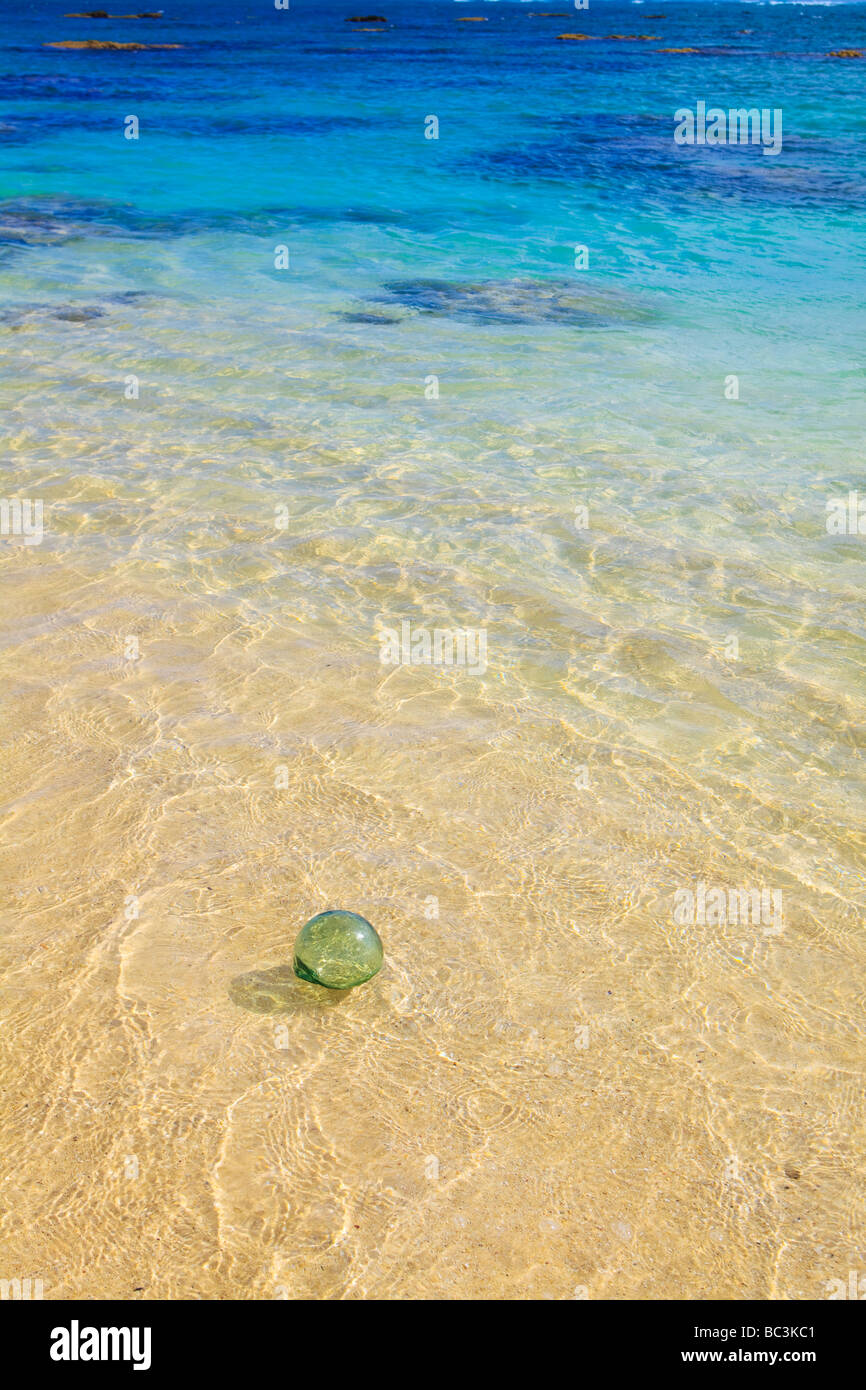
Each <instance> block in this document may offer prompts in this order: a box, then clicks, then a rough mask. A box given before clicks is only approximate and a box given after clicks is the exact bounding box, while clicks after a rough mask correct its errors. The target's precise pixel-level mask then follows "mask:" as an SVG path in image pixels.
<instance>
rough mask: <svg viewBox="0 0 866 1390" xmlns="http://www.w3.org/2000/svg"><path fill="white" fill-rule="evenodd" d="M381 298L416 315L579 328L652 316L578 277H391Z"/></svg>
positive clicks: (607, 325) (641, 320)
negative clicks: (579, 282) (589, 286)
mask: <svg viewBox="0 0 866 1390" xmlns="http://www.w3.org/2000/svg"><path fill="white" fill-rule="evenodd" d="M382 288H383V290H384V291H385V294H384V296H382V299H383V300H385V301H386V302H391V303H396V304H399V305H400V306H401V307H402V308H404V309H408V310H411V311H414V312H415V313H417V314H429V315H433V316H435V317H439V318H454V319H465V320H466V321H468V322H470V323H478V324H484V323H488V324H534V323H536V324H537V323H562V324H571V325H573V326H574V327H576V328H600V327H613V326H615V325H618V324H628V323H631V324H634V323H645V322H648V321H650V320H651V319H652V318H653V317H654V316H653V314H652V313H651V312H650V311H649V310H647V309H646V308H644V307H643V306H641V305H639V304H637V303H635V302H634V301H633V300H631V299H627V298H625V297H624V296H620V295H617V294H616V293H614V292H613V291H609V290H605V291H601V290H593V289H584V288H581V287H580V286H578V285H575V282H574V280H570V279H556V280H530V279H522V278H519V279H513V280H487V281H482V282H469V283H467V282H458V281H454V280H424V279H418V280H390V281H388V282H387V283H386V284H385V285H383V287H382Z"/></svg>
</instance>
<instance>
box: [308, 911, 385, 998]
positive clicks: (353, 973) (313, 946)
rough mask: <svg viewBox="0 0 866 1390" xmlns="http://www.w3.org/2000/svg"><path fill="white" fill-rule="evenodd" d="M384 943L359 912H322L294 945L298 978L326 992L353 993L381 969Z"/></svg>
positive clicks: (310, 922) (310, 921) (312, 919)
mask: <svg viewBox="0 0 866 1390" xmlns="http://www.w3.org/2000/svg"><path fill="white" fill-rule="evenodd" d="M384 955H385V953H384V951H383V950H382V942H381V941H380V940H379V934H378V932H377V931H376V929H375V927H371V925H370V923H369V922H368V921H367V919H366V917H359V916H358V914H357V912H339V911H337V912H320V913H318V915H317V916H315V917H311V918H310V920H309V922H307V924H306V926H303V927H301V930H300V931H299V932H298V939H297V941H296V942H295V960H294V968H295V974H296V975H297V976H298V978H299V979H301V980H308V981H309V982H310V984H313V985H324V986H325V988H326V989H352V987H353V986H354V985H362V984H363V983H364V981H365V980H371V979H372V978H373V976H374V975H375V974H376V973H377V971H379V970H381V969H382V961H383V959H384Z"/></svg>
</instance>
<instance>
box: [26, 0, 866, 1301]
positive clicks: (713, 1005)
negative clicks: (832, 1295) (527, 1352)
mask: <svg viewBox="0 0 866 1390" xmlns="http://www.w3.org/2000/svg"><path fill="white" fill-rule="evenodd" d="M67 8H71V7H69V6H68V0H63V3H62V4H54V3H53V0H52V3H51V4H50V5H41V6H40V7H39V10H38V14H35V13H34V14H33V15H31V16H26V17H20V18H19V17H16V19H15V20H14V21H13V22H10V23H7V24H6V26H5V29H4V47H3V56H2V61H3V73H4V92H3V100H2V106H0V140H2V145H3V150H2V153H3V160H2V174H0V179H2V182H0V200H2V202H0V284H2V292H3V309H2V321H0V333H2V336H3V339H4V348H5V349H6V351H5V352H4V354H3V367H2V377H0V388H2V395H3V403H4V421H5V434H6V447H5V450H4V464H3V476H4V482H3V495H4V496H6V497H10V498H11V497H17V498H38V499H41V500H42V501H43V502H44V508H45V528H46V529H45V536H44V539H43V541H42V543H41V544H40V545H33V546H25V545H22V544H20V543H18V542H17V541H16V540H15V539H14V538H12V537H6V538H4V539H3V541H2V549H0V565H2V569H3V580H4V585H3V588H4V597H5V604H4V606H5V624H4V628H3V639H2V650H0V683H2V689H3V693H4V704H5V707H6V711H7V715H6V724H5V747H4V759H3V764H2V768H3V770H2V774H0V779H2V781H0V788H2V793H3V802H4V822H3V848H2V853H3V860H4V870H5V875H4V876H5V881H6V882H7V884H9V885H10V893H9V900H8V906H7V911H6V913H5V922H4V930H3V937H2V946H3V949H2V960H3V968H4V979H5V986H6V992H7V1006H6V1007H7V1016H8V1017H9V1018H10V1027H11V1033H12V1036H13V1038H14V1041H13V1043H12V1045H11V1047H10V1057H9V1064H8V1078H9V1085H8V1093H9V1094H12V1095H14V1096H16V1097H23V1098H22V1099H20V1104H19V1102H18V1101H16V1102H15V1103H14V1106H13V1110H12V1113H11V1114H10V1116H9V1120H8V1123H7V1126H6V1133H7V1136H8V1138H7V1143H8V1145H9V1149H8V1150H7V1152H9V1153H12V1152H16V1153H20V1152H21V1151H22V1146H26V1151H27V1152H28V1154H29V1156H30V1157H29V1160H28V1164H27V1165H26V1166H22V1165H20V1163H17V1162H16V1168H15V1170H14V1172H12V1173H11V1174H10V1176H9V1178H8V1180H7V1182H8V1186H7V1193H9V1194H10V1196H9V1202H8V1205H7V1212H8V1214H7V1216H6V1217H5V1218H4V1219H3V1227H2V1234H3V1250H4V1254H3V1260H4V1271H0V1272H5V1269H6V1266H9V1277H12V1276H13V1275H15V1274H18V1275H19V1276H20V1277H24V1276H26V1275H28V1274H32V1275H41V1276H42V1277H43V1278H44V1279H45V1281H46V1296H54V1297H70V1296H75V1295H89V1296H94V1297H102V1296H112V1295H115V1296H120V1297H141V1296H145V1297H147V1296H151V1297H165V1296H179V1297H193V1296H196V1295H200V1296H204V1297H274V1296H277V1297H280V1296H283V1295H284V1294H287V1295H288V1296H289V1297H297V1296H305V1295H310V1294H312V1295H316V1296H330V1297H344V1296H345V1297H362V1296H410V1297H431V1296H458V1297H477V1296H481V1295H487V1294H489V1293H490V1292H493V1293H495V1294H496V1295H498V1296H505V1297H518V1298H522V1297H543V1296H553V1297H572V1296H573V1295H574V1290H575V1288H576V1287H580V1288H586V1289H587V1291H588V1292H589V1295H590V1296H591V1297H636V1296H638V1297H650V1298H652V1297H671V1296H689V1297H698V1298H700V1297H738V1296H743V1295H755V1296H759V1297H789V1296H790V1297H801V1296H802V1297H812V1296H822V1294H823V1291H824V1281H825V1280H828V1279H831V1278H836V1277H841V1278H845V1277H847V1271H848V1270H849V1269H850V1268H862V1262H863V1260H864V1258H866V1256H864V1254H863V1234H862V1207H861V1198H860V1188H859V1183H858V1169H859V1164H860V1158H859V1155H860V1152H861V1150H862V1137H863V1134H862V1130H863V1097H862V1004H863V986H862V981H863V963H864V959H863V958H864V948H863V937H862V930H861V913H862V903H863V848H864V844H863V840H864V836H863V825H864V815H863V811H864V793H863V780H862V749H863V715H864V693H863V692H864V683H863V667H864V632H863V620H862V563H863V545H864V539H863V538H862V537H856V536H849V537H845V536H841V537H839V536H829V535H828V534H827V532H826V528H825V506H826V501H827V499H828V498H829V497H834V496H843V495H847V493H848V492H849V491H850V490H852V489H858V488H859V489H860V492H861V495H864V496H866V478H864V469H863V458H862V439H863V423H864V422H863V413H864V412H863V406H862V399H863V390H862V387H863V373H864V361H863V333H862V300H863V281H864V275H863V270H864V253H863V250H862V246H863V237H862V231H863V226H862V223H863V211H862V209H863V189H864V162H863V137H864V115H863V102H862V92H863V76H862V73H863V63H864V62H866V59H864V60H856V59H851V60H847V59H834V58H830V57H829V56H827V55H829V53H830V52H831V51H833V50H838V49H850V48H857V47H866V12H864V8H863V6H860V5H835V6H816V5H815V6H797V5H789V6H787V5H786V6H782V5H776V6H762V5H757V4H749V5H745V4H743V5H739V4H737V5H727V4H720V5H715V4H706V5H700V6H697V5H689V6H686V5H684V4H681V3H679V0H674V3H667V4H664V3H658V5H656V4H655V3H653V4H652V5H646V6H637V5H627V6H622V5H616V4H602V3H599V4H596V5H593V8H592V9H591V11H588V12H574V13H573V14H572V15H570V16H569V17H568V18H567V19H563V20H561V21H560V20H558V19H556V18H549V19H542V18H540V17H532V16H533V11H535V10H537V9H538V8H539V7H537V6H531V5H512V4H505V3H502V4H498V5H478V6H468V7H467V6H455V5H446V4H441V3H438V2H437V3H431V4H425V5H423V6H422V5H409V4H398V5H393V4H390V3H389V4H387V5H386V6H385V7H384V13H385V14H386V15H387V16H388V19H389V21H390V24H389V27H388V28H386V29H385V31H384V32H382V33H361V32H357V30H359V29H360V28H361V27H362V26H354V25H348V24H345V23H344V22H343V20H344V14H345V13H352V12H354V11H353V9H352V7H351V6H333V5H332V4H327V5H317V6H315V8H314V7H312V6H311V5H305V4H294V5H293V7H292V9H291V11H290V12H289V13H278V12H271V11H269V10H266V9H265V7H264V6H262V7H258V6H253V5H247V6H230V5H227V4H226V5H223V4H217V5H211V6H209V7H207V10H206V12H205V11H204V10H203V9H202V8H201V7H200V6H197V5H192V4H187V3H180V0H178V3H177V4H174V5H172V6H171V8H170V10H168V12H167V15H166V18H165V20H164V21H137V22H136V23H134V24H132V23H130V22H125V23H121V22H119V21H88V20H78V21H74V20H70V19H65V18H63V17H62V16H63V12H64V11H65V10H66V9H67ZM115 8H118V9H125V8H126V6H117V7H115ZM544 8H547V5H545V7H544ZM550 8H551V9H553V8H556V6H555V5H554V4H551V6H550ZM561 8H562V9H563V10H566V9H567V7H566V6H562V7H561ZM467 9H468V10H469V13H470V14H476V13H477V14H481V13H483V14H484V15H485V16H486V18H487V23H485V24H459V23H457V20H458V18H460V17H463V15H464V14H465V11H466V10H467ZM360 12H363V7H361V11H360ZM657 13H663V14H664V18H663V19H657V18H650V16H651V15H654V14H657ZM746 29H749V30H751V32H750V33H748V34H743V33H740V32H738V31H740V30H746ZM559 32H585V33H589V34H591V35H597V36H599V37H598V38H592V39H591V40H589V41H587V42H558V41H557V39H556V37H555V36H556V34H557V33H559ZM618 33H621V34H635V33H647V34H659V35H660V36H661V38H660V40H658V41H656V40H653V41H651V42H645V41H639V40H635V41H630V40H615V39H605V38H604V37H603V36H604V35H612V34H618ZM91 37H99V38H103V39H116V40H120V41H129V40H131V39H135V40H137V41H140V42H152V43H155V42H177V43H181V44H183V45H184V47H183V48H182V49H180V50H177V51H173V52H162V53H160V52H92V53H88V52H80V51H63V50H52V49H49V48H44V47H42V45H43V44H44V43H47V42H52V41H55V40H63V39H67V38H91ZM666 47H670V48H677V47H696V48H705V49H709V50H711V51H710V52H707V53H688V54H665V53H662V52H660V51H659V50H660V49H662V48H666ZM701 99H703V100H706V101H707V103H708V104H713V103H717V104H719V105H721V106H724V107H726V108H727V107H729V106H749V105H756V106H759V107H765V106H766V107H771V108H775V107H780V108H782V110H783V120H784V148H783V152H782V154H781V155H780V156H779V157H778V159H773V158H767V157H764V156H762V154H761V153H760V150H757V149H746V150H737V149H729V148H721V149H703V150H701V149H690V148H678V147H676V146H675V145H674V143H673V138H672V136H673V127H674V120H673V113H674V111H675V110H676V109H677V108H678V107H680V106H690V105H693V104H694V102H695V101H697V100H701ZM130 113H133V114H136V115H137V116H138V118H139V120H140V124H141V136H140V139H139V140H138V141H137V142H132V141H126V140H124V139H123V138H122V129H123V121H124V118H125V117H126V116H127V115H129V114H130ZM430 114H435V115H437V116H438V119H439V122H440V138H439V140H438V141H430V140H425V139H424V122H425V118H426V117H427V116H428V115H430ZM280 244H285V245H287V246H288V247H289V251H290V259H291V266H290V269H289V270H288V271H277V270H275V269H274V248H275V246H277V245H280ZM577 245H584V246H586V247H588V249H589V266H588V268H587V269H583V270H577V269H575V267H574V257H575V251H574V248H575V246H577ZM131 373H132V374H135V375H136V376H137V377H138V380H139V396H138V399H135V400H127V399H125V397H124V385H125V382H126V379H127V377H128V376H129V374H131ZM732 373H734V374H736V375H737V376H738V377H739V384H740V398H739V400H736V401H733V400H728V399H726V398H725V379H726V377H728V376H729V375H730V374H732ZM431 376H436V377H437V378H438V384H439V397H438V399H435V400H431V399H427V398H426V397H425V381H427V380H428V379H429V378H430V377H431ZM283 506H284V507H286V508H287V524H286V526H285V528H284V529H279V528H278V527H277V525H276V524H275V521H276V515H277V514H276V510H275V509H276V508H278V507H283ZM583 506H585V507H586V508H587V513H588V517H587V519H588V522H589V525H588V527H584V528H582V529H577V528H576V526H575V514H576V508H578V507H583ZM404 619H405V620H408V621H410V622H411V623H412V624H413V625H415V626H418V625H424V624H426V625H427V626H428V627H434V626H435V627H449V628H453V627H461V628H463V627H465V628H483V629H485V630H486V632H487V642H488V666H487V670H486V672H485V673H484V674H483V675H480V676H472V675H470V674H469V673H468V672H465V671H453V670H452V671H447V670H437V669H429V670H425V669H419V668H383V666H382V665H381V664H380V662H379V639H378V633H379V630H380V628H381V626H382V625H383V624H384V625H389V626H390V625H395V626H398V625H399V623H400V621H401V620H404ZM131 638H134V639H135V640H136V641H137V643H138V651H139V656H138V658H131V657H129V656H127V655H126V653H127V652H128V651H129V650H130V647H129V642H130V639H131ZM731 638H736V639H737V644H738V655H737V656H736V657H734V656H732V654H731V653H732V651H733V650H734V649H733V648H732V646H731ZM584 781H585V782H586V783H587V785H583V783H584ZM699 882H706V883H707V884H711V885H722V886H724V887H726V888H737V889H744V888H750V887H753V886H754V887H767V888H771V889H774V890H779V891H781V892H782V894H783V898H784V904H785V912H784V930H783V931H782V932H781V934H779V935H773V934H771V933H768V932H766V931H764V930H763V929H762V928H761V926H757V927H755V926H752V925H751V924H750V925H748V926H747V927H745V928H744V926H743V925H742V924H733V923H730V922H726V923H718V922H716V923H711V924H689V925H686V926H684V925H682V924H679V923H677V922H676V921H675V920H674V914H673V903H674V896H675V894H676V893H677V892H678V891H679V890H681V889H683V888H684V887H688V886H689V885H695V884H697V883H699ZM130 900H132V901H130ZM433 900H435V903H434V901H433ZM332 906H344V907H348V908H351V909H354V910H356V911H358V912H361V913H363V914H364V915H365V916H367V917H369V918H370V920H371V921H373V922H374V924H375V925H376V926H377V928H378V929H379V930H380V932H381V934H382V936H383V939H384V941H385V948H386V965H385V969H384V970H383V972H382V974H381V976H379V977H377V980H376V981H375V982H374V983H373V984H372V985H371V986H369V987H368V988H366V989H364V990H362V991H359V992H358V993H357V994H356V995H352V996H351V997H350V998H349V999H347V1000H345V1001H342V1002H340V1003H339V1004H336V1003H334V1002H332V1001H331V1000H325V1001H323V1000H322V998H321V993H320V992H317V991H315V990H314V989H313V987H308V986H302V985H295V984H293V983H292V982H291V980H290V979H289V980H288V981H287V980H286V978H285V975H284V973H282V967H284V966H285V964H286V963H287V962H288V961H290V959H291V945H292V941H293V939H294V935H295V933H296V931H297V929H298V927H299V926H300V925H301V923H302V922H303V921H305V920H306V919H307V918H308V917H309V916H311V915H312V914H313V913H314V912H315V911H318V910H321V909H322V908H325V907H332ZM437 911H438V917H437V916H436V915H435V912H437ZM136 913H137V915H135V914H136ZM274 971H276V974H274V973H273V972H274ZM256 972H258V973H256ZM239 1004H240V1007H239ZM583 1030H588V1031H587V1032H586V1033H584V1031H583ZM7 1104H8V1101H7ZM79 1150H81V1151H83V1152H86V1154H87V1157H86V1159H82V1158H81V1157H80V1154H79ZM129 1159H134V1160H135V1161H136V1163H135V1164H132V1165H130V1163H129V1162H128V1160H129ZM431 1160H435V1162H431ZM136 1164H137V1167H136ZM786 1167H787V1168H789V1169H792V1170H793V1171H796V1172H797V1173H798V1174H799V1177H797V1178H791V1177H790V1176H789V1175H788V1173H787V1172H786ZM133 1171H134V1172H135V1173H136V1174H137V1175H136V1176H133V1177H129V1176H127V1174H128V1172H133ZM13 1266H14V1268H13ZM19 1266H20V1268H19Z"/></svg>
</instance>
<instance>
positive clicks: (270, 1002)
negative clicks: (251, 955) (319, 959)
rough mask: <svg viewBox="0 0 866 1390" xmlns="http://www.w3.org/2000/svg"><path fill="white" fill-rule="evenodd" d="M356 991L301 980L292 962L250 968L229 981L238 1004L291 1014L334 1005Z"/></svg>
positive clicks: (253, 1010) (252, 1010)
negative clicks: (323, 987)
mask: <svg viewBox="0 0 866 1390" xmlns="http://www.w3.org/2000/svg"><path fill="white" fill-rule="evenodd" d="M351 993H352V991H351V990H350V989H329V990H324V989H322V988H320V986H318V985H309V984H305V983H304V981H303V980H299V979H298V977H297V975H296V974H295V972H294V970H293V969H292V967H291V965H277V966H275V967H274V968H273V969H272V970H249V971H247V973H246V974H245V975H236V976H235V978H234V979H233V980H232V982H231V984H230V985H229V998H230V999H231V1001H232V1003H233V1004H237V1006H238V1008H240V1009H246V1011H247V1013H251V1014H291V1013H299V1012H302V1011H303V1010H304V1009H305V1008H309V1007H311V1006H315V1008H316V1009H317V1010H318V1011H321V1009H322V1008H333V1007H334V1005H336V1004H341V1003H342V1002H343V1000H344V999H346V998H348V996H349V995H350V994H351Z"/></svg>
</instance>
